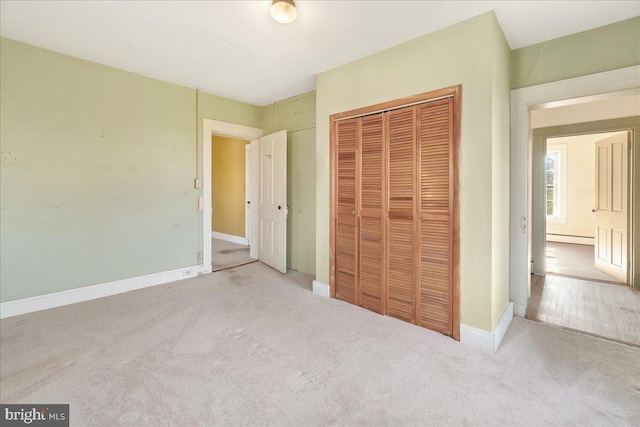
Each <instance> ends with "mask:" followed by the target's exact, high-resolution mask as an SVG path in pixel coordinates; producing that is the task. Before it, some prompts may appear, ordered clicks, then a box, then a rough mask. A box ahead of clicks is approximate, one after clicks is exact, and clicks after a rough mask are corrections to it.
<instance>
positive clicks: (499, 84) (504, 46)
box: [463, 20, 511, 329]
mask: <svg viewBox="0 0 640 427" xmlns="http://www.w3.org/2000/svg"><path fill="white" fill-rule="evenodd" d="M492 31H493V32H492V37H493V43H492V46H493V52H492V53H493V61H492V64H491V66H492V80H493V84H492V96H491V134H492V137H493V142H492V149H491V157H492V158H491V162H492V165H493V167H492V175H491V188H492V195H491V200H492V203H491V205H492V206H491V211H492V216H491V257H492V259H493V262H492V264H491V328H492V329H493V328H495V326H496V324H497V323H498V320H500V316H501V315H502V313H503V312H504V309H505V308H506V307H507V304H509V269H508V267H507V268H505V266H508V265H509V256H510V253H509V233H508V232H505V229H507V228H508V225H509V217H510V212H509V211H510V206H509V201H510V195H509V191H510V188H509V180H510V178H509V165H510V135H509V130H510V111H511V88H510V82H509V70H510V65H511V64H510V62H511V48H510V47H509V44H508V43H507V40H506V38H505V36H504V33H503V32H502V28H501V27H500V24H499V23H498V22H497V20H495V21H494V25H493V30H492ZM463 114H464V113H463Z"/></svg>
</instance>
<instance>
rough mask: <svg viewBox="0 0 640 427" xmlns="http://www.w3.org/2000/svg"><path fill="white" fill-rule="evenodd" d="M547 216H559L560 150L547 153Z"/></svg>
mask: <svg viewBox="0 0 640 427" xmlns="http://www.w3.org/2000/svg"><path fill="white" fill-rule="evenodd" d="M546 166H547V216H548V217H552V218H555V217H557V216H558V152H554V153H549V154H547V161H546Z"/></svg>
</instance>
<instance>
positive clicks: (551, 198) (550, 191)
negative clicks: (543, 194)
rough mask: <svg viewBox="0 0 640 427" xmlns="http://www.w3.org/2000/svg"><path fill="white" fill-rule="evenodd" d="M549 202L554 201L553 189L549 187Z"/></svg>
mask: <svg viewBox="0 0 640 427" xmlns="http://www.w3.org/2000/svg"><path fill="white" fill-rule="evenodd" d="M547 200H550V201H553V187H549V186H547Z"/></svg>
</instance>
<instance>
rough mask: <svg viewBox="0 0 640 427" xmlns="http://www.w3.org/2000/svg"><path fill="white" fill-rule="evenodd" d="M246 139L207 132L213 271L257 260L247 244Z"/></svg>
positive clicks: (248, 203) (248, 235) (248, 169)
mask: <svg viewBox="0 0 640 427" xmlns="http://www.w3.org/2000/svg"><path fill="white" fill-rule="evenodd" d="M250 150H251V145H250V141H247V140H244V139H239V138H232V137H227V136H220V135H212V136H211V238H212V239H213V240H212V242H211V247H212V253H211V256H212V258H211V265H212V270H213V271H220V270H225V269H228V268H231V267H236V266H240V265H245V264H248V263H251V262H255V261H257V259H254V258H251V256H250V253H249V246H250V240H249V239H250V232H249V230H250V214H249V209H250V207H251V202H250V196H249V193H250V186H251V179H250V174H251V167H250V164H249V156H250Z"/></svg>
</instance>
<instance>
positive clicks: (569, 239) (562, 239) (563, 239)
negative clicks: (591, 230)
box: [547, 234, 596, 246]
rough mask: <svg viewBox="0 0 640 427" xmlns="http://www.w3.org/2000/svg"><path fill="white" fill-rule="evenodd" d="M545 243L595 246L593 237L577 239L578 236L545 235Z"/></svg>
mask: <svg viewBox="0 0 640 427" xmlns="http://www.w3.org/2000/svg"><path fill="white" fill-rule="evenodd" d="M547 242H557V243H573V244H575V245H590V246H595V244H596V239H595V237H578V236H563V235H560V234H547Z"/></svg>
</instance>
